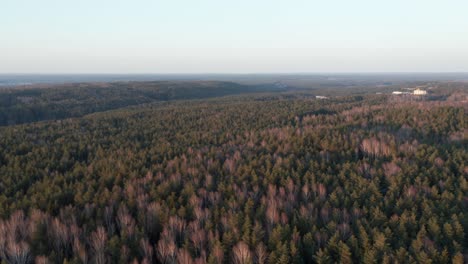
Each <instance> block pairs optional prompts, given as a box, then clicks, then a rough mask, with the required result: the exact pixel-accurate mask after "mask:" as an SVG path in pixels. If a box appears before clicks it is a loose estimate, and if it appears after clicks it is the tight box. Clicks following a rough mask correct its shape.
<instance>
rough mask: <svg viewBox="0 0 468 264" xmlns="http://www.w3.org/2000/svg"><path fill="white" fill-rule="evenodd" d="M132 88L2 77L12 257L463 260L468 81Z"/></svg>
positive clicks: (5, 211) (3, 216)
mask: <svg viewBox="0 0 468 264" xmlns="http://www.w3.org/2000/svg"><path fill="white" fill-rule="evenodd" d="M132 85H133V84H132V83H111V84H105V85H103V84H101V85H95V84H94V85H91V84H81V87H78V86H80V84H75V85H73V86H72V87H73V88H76V89H72V88H70V87H59V86H57V87H55V86H54V87H52V88H37V89H9V90H4V91H0V100H1V104H0V125H2V126H0V263H99V264H101V263H164V264H169V263H182V264H190V263H200V264H201V263H211V264H215V263H235V264H264V263H265V264H266V263H284V264H286V263H296V264H309V263H457V264H462V263H466V262H467V261H468V250H467V248H468V165H467V164H466V161H467V160H468V153H467V151H466V150H467V146H468V140H467V138H466V133H467V127H468V126H467V125H468V118H467V114H466V113H467V110H468V104H467V102H468V101H467V91H468V83H449V82H446V83H439V84H436V85H434V91H433V92H432V93H431V96H432V97H430V96H427V97H425V98H418V99H417V100H415V99H413V98H409V97H408V98H407V97H395V96H392V95H387V94H375V90H372V89H370V88H366V89H367V90H366V89H360V90H359V92H356V91H357V90H353V89H352V88H336V89H333V88H327V89H323V90H320V91H314V90H305V89H300V90H287V91H284V90H281V91H278V89H277V88H268V89H267V88H265V87H263V86H256V87H257V88H255V87H254V88H252V86H245V85H241V84H236V83H230V82H195V83H189V82H185V83H156V84H155V83H144V82H142V83H138V84H135V85H133V86H132ZM77 87H78V88H77ZM385 89H387V88H385ZM388 89H393V87H390V88H388ZM318 92H320V95H326V96H328V99H323V100H319V99H316V98H315V95H317V94H318ZM38 121H39V122H38Z"/></svg>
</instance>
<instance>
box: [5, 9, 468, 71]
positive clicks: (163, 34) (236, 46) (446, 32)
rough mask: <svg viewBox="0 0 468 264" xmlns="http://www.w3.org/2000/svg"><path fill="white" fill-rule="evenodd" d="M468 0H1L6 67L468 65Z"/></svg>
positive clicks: (435, 67)
mask: <svg viewBox="0 0 468 264" xmlns="http://www.w3.org/2000/svg"><path fill="white" fill-rule="evenodd" d="M467 10H468V1H467V0H424V1H422V0H392V1H388V0H385V1H384V0H353V1H350V0H341V1H340V0H327V1H324V0H320V1H315V0H308V1H305V0H304V1H300V0H287V1H286V0H285V1H275V0H268V1H267V0H265V1H264V0H235V1H234V0H229V1H227V0H185V1H182V0H166V1H158V0H126V1H124V0H80V1H76V0H40V1H39V0H0V73H44V74H50V73H52V74H53V73H317V72H319V73H320V72H349V73H352V72H468V15H467Z"/></svg>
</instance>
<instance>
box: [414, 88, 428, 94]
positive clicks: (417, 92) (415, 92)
mask: <svg viewBox="0 0 468 264" xmlns="http://www.w3.org/2000/svg"><path fill="white" fill-rule="evenodd" d="M413 94H414V95H426V94H427V91H426V90H421V89H419V88H418V89H416V90H414V91H413Z"/></svg>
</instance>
